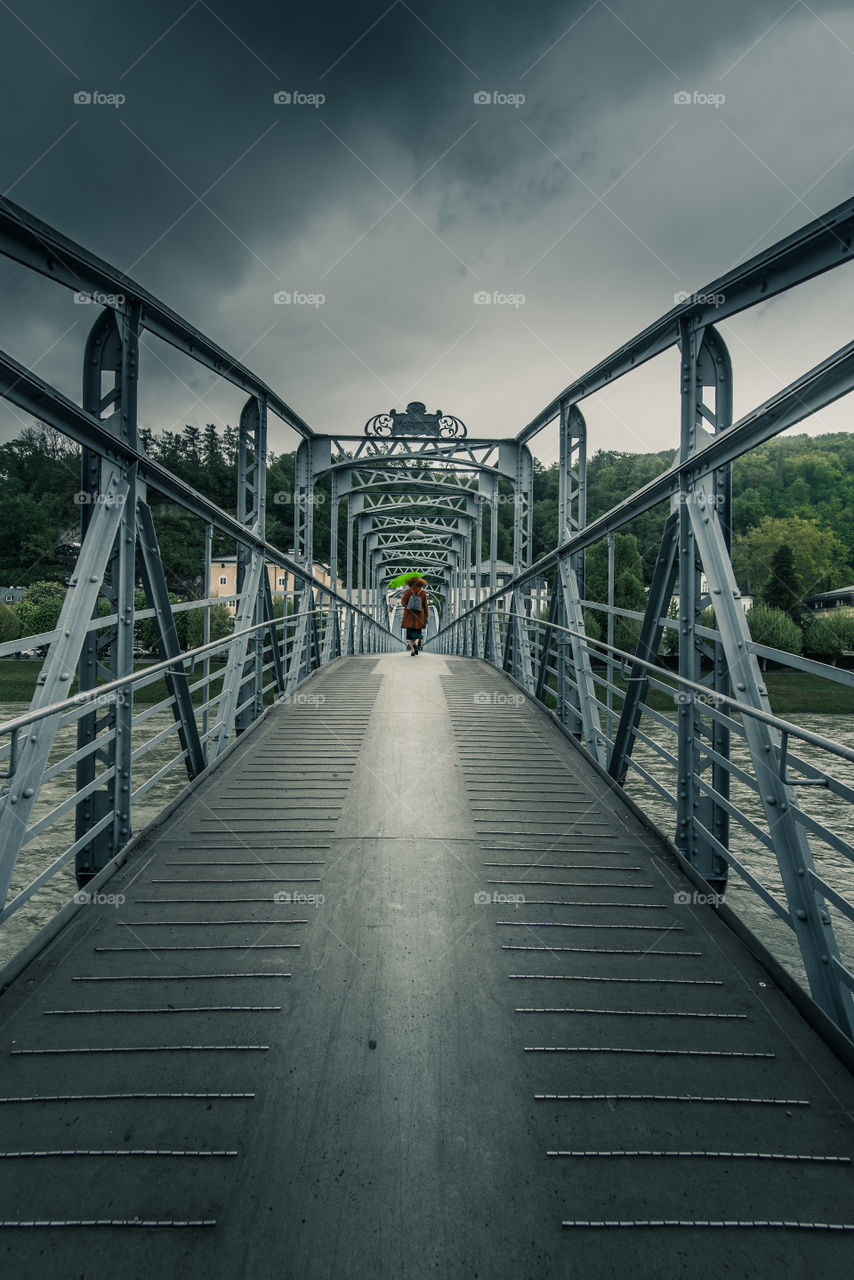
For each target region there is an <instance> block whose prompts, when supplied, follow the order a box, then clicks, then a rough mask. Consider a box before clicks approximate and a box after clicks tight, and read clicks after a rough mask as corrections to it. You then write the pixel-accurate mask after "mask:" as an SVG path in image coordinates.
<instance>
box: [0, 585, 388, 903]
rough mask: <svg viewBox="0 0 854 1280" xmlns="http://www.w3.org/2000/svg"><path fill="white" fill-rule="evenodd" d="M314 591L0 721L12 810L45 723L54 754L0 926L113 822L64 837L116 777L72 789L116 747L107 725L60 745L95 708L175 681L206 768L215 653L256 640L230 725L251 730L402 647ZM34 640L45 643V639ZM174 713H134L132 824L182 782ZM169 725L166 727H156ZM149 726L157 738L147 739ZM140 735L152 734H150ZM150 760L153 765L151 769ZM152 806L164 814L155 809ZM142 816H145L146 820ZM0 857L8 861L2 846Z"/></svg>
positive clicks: (158, 706)
mask: <svg viewBox="0 0 854 1280" xmlns="http://www.w3.org/2000/svg"><path fill="white" fill-rule="evenodd" d="M313 589H314V590H317V591H324V593H325V594H326V595H327V596H328V601H327V602H326V603H324V604H321V605H315V606H313V607H312V608H310V609H306V610H297V611H295V612H291V613H285V614H283V615H282V616H281V617H280V618H277V619H275V621H274V622H273V623H271V622H269V621H264V622H261V623H256V624H254V625H253V626H250V627H247V628H245V629H243V630H242V631H239V632H233V633H232V634H231V635H229V636H227V637H224V638H222V639H219V640H213V641H209V642H208V643H206V644H203V645H199V646H197V647H195V648H193V649H189V650H186V651H184V652H182V653H181V654H180V655H179V656H178V657H177V658H173V659H167V660H164V661H160V662H154V663H151V664H148V665H146V666H144V667H143V668H142V669H141V670H137V671H134V672H133V673H130V674H128V675H126V676H121V677H119V678H117V679H115V680H111V681H105V682H103V683H101V684H99V685H97V686H96V687H95V688H93V689H90V690H87V691H85V692H82V693H79V694H74V695H71V696H70V697H68V698H65V699H63V700H61V701H57V702H52V703H50V704H48V705H46V706H42V707H38V708H35V709H31V710H29V711H26V712H24V713H22V714H21V715H18V716H15V717H14V718H12V719H10V720H7V721H5V722H4V723H2V724H0V741H2V746H0V777H2V781H3V784H4V792H5V795H6V797H7V803H9V804H10V805H12V804H15V803H17V800H18V796H19V794H20V792H21V791H22V790H23V789H25V787H26V785H27V784H28V781H29V779H27V778H25V777H22V776H21V772H20V763H21V757H22V752H23V751H24V749H25V747H26V743H27V738H28V736H29V735H33V734H37V733H38V732H39V731H40V729H41V726H43V725H44V726H52V727H53V728H54V732H55V734H56V739H55V745H54V751H53V753H52V755H51V758H50V759H49V762H48V767H47V768H46V770H45V771H44V774H43V778H42V780H41V791H40V795H39V796H37V797H36V804H35V806H34V809H33V813H32V815H31V820H30V822H29V823H28V825H27V827H26V829H25V830H24V831H23V832H21V836H20V840H19V850H20V857H19V861H18V864H17V866H18V872H19V875H18V877H17V879H18V881H19V883H17V884H15V887H14V893H13V896H11V897H10V898H9V900H8V901H7V902H6V903H5V905H4V906H3V907H2V908H0V924H2V923H3V922H4V921H6V920H7V919H8V918H9V917H11V916H12V915H13V914H14V913H15V912H16V911H18V910H19V909H20V908H21V907H22V906H23V905H24V904H25V903H26V902H28V901H29V900H30V899H31V898H32V897H33V895H34V894H35V893H36V892H37V891H38V890H39V889H41V888H42V887H43V886H44V885H46V884H47V883H48V882H49V881H50V880H51V879H52V878H53V877H54V876H55V875H56V874H57V873H58V872H60V871H61V870H62V869H63V868H64V867H66V866H67V865H68V864H69V863H70V862H71V861H72V859H74V858H75V857H76V856H77V855H78V854H79V853H80V852H81V851H82V850H84V849H85V848H86V847H87V846H89V845H90V844H91V842H92V840H93V839H94V838H96V837H97V836H98V835H99V834H101V833H102V832H107V831H109V830H110V829H111V828H112V826H113V824H114V813H113V811H112V810H111V811H108V812H106V813H105V814H103V815H102V816H101V818H100V819H99V820H98V821H97V822H95V823H94V824H92V825H91V826H89V827H88V828H87V829H86V831H85V832H84V833H83V834H82V835H81V836H79V837H77V838H76V839H73V838H72V839H71V840H68V831H67V828H68V826H69V824H70V822H71V821H72V820H73V818H74V814H75V812H76V810H77V809H78V807H79V805H80V804H81V802H82V801H83V800H85V798H86V797H87V795H89V794H91V793H92V791H94V790H97V789H100V788H103V787H105V786H106V785H107V784H108V783H109V782H110V781H111V780H112V779H113V778H114V777H115V765H112V766H110V765H107V766H105V767H102V768H101V769H100V770H99V772H97V773H96V776H95V778H94V779H93V780H92V781H91V782H90V783H88V784H87V785H86V786H84V787H80V786H78V785H77V771H78V768H79V766H80V764H81V762H82V761H84V760H86V759H87V758H91V757H94V756H96V755H98V754H102V753H103V752H104V749H105V747H107V746H108V745H109V743H111V742H114V741H115V737H116V733H117V727H116V725H115V724H113V725H112V726H111V727H107V728H105V729H104V731H103V732H102V733H100V734H99V735H98V737H97V738H96V739H95V740H93V742H92V743H90V745H89V746H86V747H83V748H82V749H77V750H74V749H71V746H72V744H70V743H68V741H67V738H68V731H69V730H72V729H75V728H76V727H77V725H79V723H80V722H81V720H82V719H83V718H84V717H85V716H87V715H90V714H91V713H92V711H93V710H94V711H95V712H96V713H97V712H98V711H104V710H106V711H108V712H109V709H110V708H111V707H114V706H117V705H122V704H125V705H130V706H133V703H134V695H138V694H139V693H140V691H141V690H143V689H144V688H146V686H149V685H152V684H154V683H155V682H156V681H159V680H162V679H163V677H164V676H167V675H168V676H171V677H172V678H174V679H178V680H181V681H183V682H184V683H185V685H186V690H187V692H188V694H189V695H190V699H191V703H192V706H193V713H194V719H195V723H196V727H197V730H198V737H199V741H200V743H201V746H202V751H203V753H204V758H205V763H208V758H209V747H210V745H211V744H213V743H218V742H219V735H220V722H219V720H218V718H217V712H218V710H219V708H220V707H221V705H222V703H223V699H224V697H225V693H226V687H225V680H224V674H225V670H226V667H227V662H226V663H224V664H223V665H222V668H221V670H220V671H219V672H218V673H217V672H212V670H211V667H210V659H211V657H212V656H214V655H215V656H216V657H217V658H219V659H223V658H224V657H227V655H228V653H229V652H230V650H231V649H232V648H234V647H235V646H237V647H239V646H241V645H242V644H245V643H246V642H247V641H257V642H260V643H259V653H260V664H259V665H258V666H256V662H255V657H254V655H253V657H252V658H250V659H249V660H247V661H246V662H245V663H244V669H243V671H242V672H241V674H240V677H239V680H238V682H237V687H238V689H239V691H240V692H239V694H238V698H237V709H236V715H235V721H237V722H238V723H237V725H236V727H237V730H238V732H239V731H241V730H242V729H244V728H246V727H248V723H250V722H251V721H252V720H254V719H255V718H257V716H258V715H259V714H260V713H261V712H262V711H263V710H264V709H265V708H266V707H267V706H270V705H272V703H273V702H274V701H279V702H281V701H289V700H291V699H293V698H294V697H296V696H298V695H297V694H296V690H297V689H298V688H299V686H300V684H301V683H302V681H303V680H305V679H306V678H307V677H308V676H309V675H311V674H312V672H314V671H315V670H317V669H319V668H320V667H322V666H324V665H326V664H327V663H328V662H331V661H333V660H334V659H335V658H337V657H340V656H344V655H346V654H353V653H384V652H388V651H390V650H392V649H402V648H403V647H404V646H403V644H402V642H401V641H400V640H398V639H396V638H395V637H394V636H393V635H392V634H391V633H390V632H389V631H388V630H387V629H386V628H384V627H382V626H381V625H380V624H378V623H377V622H376V621H375V620H374V619H372V618H370V617H369V616H368V615H366V614H364V613H361V612H360V611H359V610H358V609H356V608H355V607H354V606H352V605H349V604H348V603H347V601H346V600H344V599H343V598H342V597H340V596H338V595H336V594H335V593H333V592H331V591H328V589H324V588H323V587H322V586H321V585H320V584H318V583H314V584H313ZM220 603H221V601H220V600H219V599H217V598H209V599H208V600H206V601H193V602H188V604H187V607H202V608H208V609H209V608H210V607H211V605H212V604H220ZM145 616H146V614H145V612H142V613H140V614H139V615H138V620H139V618H144V617H145ZM105 624H106V625H109V619H103V618H100V619H97V620H96V621H95V622H93V623H91V624H90V625H91V627H92V629H93V630H94V629H97V628H98V627H99V626H101V627H103V626H104V625H105ZM40 639H42V640H43V639H44V637H40ZM32 645H33V638H32V637H24V638H22V639H20V640H18V641H15V642H12V643H7V644H5V645H3V646H2V647H0V656H6V655H7V654H8V653H10V652H16V651H20V650H22V649H26V648H31V647H32ZM259 671H260V677H261V679H260V684H259V683H258V674H259ZM194 677H195V678H194ZM306 696H307V695H306ZM138 705H139V704H138ZM175 710H176V707H175V697H174V694H171V693H168V692H167V693H166V696H164V697H162V698H160V699H159V700H158V701H156V702H153V703H150V704H147V703H143V704H141V705H139V709H134V710H133V713H132V715H131V718H130V726H131V734H132V743H131V748H132V749H131V759H132V762H133V781H132V784H131V790H130V806H131V808H130V812H131V815H132V821H133V816H134V815H135V814H136V812H137V810H138V808H139V807H140V802H141V801H142V799H143V797H144V796H146V795H147V793H148V792H149V791H151V790H152V788H155V787H158V786H159V784H162V783H164V781H165V780H167V779H169V778H174V779H175V781H174V785H173V787H172V788H171V790H172V792H173V793H177V791H178V790H180V789H181V788H183V787H184V786H186V785H187V774H186V766H187V762H188V757H189V753H190V748H189V746H188V745H187V744H186V743H185V742H184V741H183V740H179V739H183V737H184V735H185V732H186V724H185V723H184V722H183V721H182V720H181V718H180V716H176V715H175ZM167 718H168V722H167V723H166V724H163V721H164V720H165V719H167ZM240 722H242V723H240ZM152 725H153V726H154V731H153V732H150V730H151V727H152ZM146 729H148V730H149V732H148V734H147V736H146ZM228 736H229V737H230V736H231V735H230V734H229V735H228ZM173 745H174V748H175V749H174V751H173V750H172V747H173ZM165 752H168V757H167V758H166V759H165V760H164V759H163V756H164V753H165ZM149 757H150V759H151V760H152V761H153V763H152V764H151V765H150V767H148V758H149ZM169 798H171V796H170V797H169ZM39 800H40V801H41V802H40V803H39ZM164 803H165V801H164ZM157 807H158V808H160V807H162V804H160V805H158V806H157ZM146 816H150V813H149V814H147V815H146ZM133 825H134V826H135V825H136V824H135V823H133ZM34 843H35V845H36V847H37V849H38V852H37V853H36V855H35V856H34V857H33V858H32V859H29V858H27V856H26V851H27V850H28V848H30V847H32V846H33V845H34ZM5 852H6V856H7V858H8V849H7V850H6V851H5ZM4 870H5V871H6V872H7V874H8V875H9V879H10V880H11V878H12V877H11V873H12V870H13V869H12V868H9V867H8V866H7V867H6V868H4Z"/></svg>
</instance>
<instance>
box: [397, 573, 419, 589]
mask: <svg viewBox="0 0 854 1280" xmlns="http://www.w3.org/2000/svg"><path fill="white" fill-rule="evenodd" d="M426 577H427V575H426V573H400V574H398V576H397V577H396V578H392V580H391V582H390V583H389V584H388V585H389V587H402V586H403V585H404V584H405V583H407V582H409V580H410V578H426Z"/></svg>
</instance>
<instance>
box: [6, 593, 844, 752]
mask: <svg viewBox="0 0 854 1280" xmlns="http://www.w3.org/2000/svg"><path fill="white" fill-rule="evenodd" d="M482 607H483V606H482V605H476V606H475V608H474V609H473V610H469V613H473V612H475V610H476V609H478V608H482ZM464 616H465V615H464ZM503 616H504V617H505V618H522V619H524V620H525V622H527V624H528V625H529V626H530V625H531V623H532V622H534V623H536V622H538V621H539V625H540V626H543V627H545V626H549V627H551V629H552V631H564V632H566V634H567V635H571V636H574V637H575V638H576V639H577V640H581V641H583V643H584V644H586V645H587V647H588V648H589V647H590V646H591V645H595V646H596V647H597V648H599V649H605V650H607V651H608V653H610V654H614V655H616V656H618V657H620V658H622V659H623V660H624V661H625V662H626V663H630V664H631V665H632V666H633V667H645V668H646V670H647V671H654V672H655V674H656V675H657V676H660V677H663V678H665V679H670V680H674V681H676V683H677V684H678V685H680V686H684V687H685V688H686V689H691V690H696V692H697V693H699V694H702V695H703V697H706V698H707V697H708V696H709V686H708V685H706V684H698V683H697V682H696V681H695V680H688V679H686V678H685V676H680V675H679V673H678V672H676V671H670V670H669V669H668V668H667V667H660V666H658V665H657V664H656V663H654V662H647V660H646V659H645V658H639V657H637V656H636V655H635V654H633V653H629V652H628V650H626V649H619V648H617V646H616V645H609V644H608V643H607V641H605V640H595V639H594V638H593V637H592V636H587V635H585V634H584V633H583V632H582V631H577V630H574V629H573V628H572V627H563V626H559V625H558V624H557V623H555V622H551V623H546V622H543V621H541V620H538V619H532V618H531V617H529V615H528V614H526V613H517V612H515V611H513V610H509V609H508V610H505V612H504V614H503ZM457 621H458V622H459V621H461V619H457ZM454 625H455V624H454V623H450V624H449V627H452V626H454ZM447 629H448V628H443V630H447ZM438 634H441V633H438ZM628 678H629V679H631V678H632V677H628ZM714 698H715V702H725V703H726V704H727V706H729V707H732V708H733V709H734V710H736V711H738V712H740V713H741V714H742V715H747V716H752V717H753V719H754V720H761V721H762V723H763V724H767V725H770V726H771V727H772V728H774V729H777V730H779V732H780V734H781V735H782V734H783V733H785V734H786V735H787V736H792V737H796V738H802V739H803V741H804V742H811V743H812V744H813V746H815V747H821V749H822V750H823V751H827V752H829V753H830V754H831V755H836V756H839V757H840V759H842V760H847V761H848V762H849V763H850V764H854V749H852V748H851V747H846V746H845V745H844V744H843V743H841V742H836V741H835V740H834V739H833V738H825V737H823V736H822V734H820V733H813V731H812V730H811V729H804V728H803V727H802V726H801V725H797V724H792V723H791V721H789V720H783V719H782V718H781V717H780V716H775V715H774V714H773V712H768V711H762V710H761V709H760V708H759V707H754V706H752V705H751V704H750V703H749V702H741V701H739V699H738V698H732V697H729V696H728V695H727V694H723V693H715V695H714ZM709 713H710V714H711V715H714V714H715V708H714V707H709ZM4 727H5V726H3V725H0V732H2V731H3V728H4ZM781 777H782V774H781Z"/></svg>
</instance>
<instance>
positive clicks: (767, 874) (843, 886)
mask: <svg viewBox="0 0 854 1280" xmlns="http://www.w3.org/2000/svg"><path fill="white" fill-rule="evenodd" d="M666 718H667V719H668V720H669V721H670V722H671V723H672V724H673V726H674V728H675V725H676V716H675V715H668V716H667V717H666ZM791 719H792V721H793V723H797V724H799V725H800V726H801V727H802V728H804V729H809V730H811V731H812V732H813V733H817V734H822V735H823V736H824V737H826V738H832V739H834V740H835V741H837V742H839V743H841V744H842V745H843V746H846V747H849V748H851V749H854V716H851V715H835V716H834V715H830V716H828V715H808V714H798V715H797V716H796V717H795V716H792V717H791ZM641 728H642V729H643V730H644V732H646V733H647V735H648V736H649V737H651V738H653V740H654V741H655V742H657V743H658V744H659V745H661V746H663V747H666V749H667V750H668V751H670V752H671V754H675V752H676V735H675V733H670V732H668V731H667V730H666V729H665V728H664V727H663V726H661V725H657V724H654V723H652V722H651V721H650V718H649V717H648V716H644V723H642V725H641ZM789 750H790V752H791V753H793V754H794V755H797V756H798V757H799V758H800V759H802V760H805V761H807V762H808V763H809V764H813V765H815V766H816V767H817V768H824V769H827V771H828V772H829V773H830V774H831V775H832V776H833V777H834V778H836V779H837V780H838V781H839V782H843V783H845V784H846V785H847V786H849V787H852V788H854V764H849V763H848V762H847V761H845V760H840V759H839V758H838V757H831V756H828V755H827V753H825V752H823V751H821V750H820V748H818V747H814V746H812V745H811V744H809V743H805V742H798V741H796V740H795V739H790V740H789ZM730 758H731V760H732V762H733V763H734V764H736V765H739V766H740V767H741V768H742V769H743V770H744V772H745V773H747V774H748V775H749V776H751V777H752V776H754V770H753V766H752V763H751V759H750V753H749V751H748V749H747V744H746V742H745V741H744V739H743V738H742V737H741V735H740V734H736V733H733V734H732V741H731V746H730ZM634 759H636V760H637V762H638V764H640V765H642V766H643V768H644V769H646V771H647V772H648V773H649V774H651V775H652V777H653V778H655V779H656V781H658V782H660V783H661V784H662V785H663V786H665V787H666V788H667V790H668V791H670V792H673V791H675V785H674V782H675V780H674V771H673V768H672V766H671V765H670V764H669V763H668V762H667V761H665V760H662V758H661V757H660V756H659V755H658V754H657V753H656V752H655V751H654V750H653V749H652V748H651V747H649V746H647V745H646V744H645V743H638V744H637V745H636V747H635V752H634ZM789 775H790V776H792V777H795V778H797V777H799V776H800V775H799V774H798V773H797V771H795V770H794V769H793V768H790V770H789ZM626 790H627V791H628V793H629V795H630V796H631V797H632V799H633V800H634V801H635V803H636V804H638V805H639V806H640V807H641V808H642V809H643V810H644V812H646V813H647V814H648V815H649V816H650V817H651V818H652V819H653V821H654V822H655V823H656V825H657V826H658V827H660V828H661V830H662V831H664V832H665V834H666V835H668V836H670V838H671V839H672V838H673V833H674V829H675V825H676V817H675V809H674V808H673V806H672V805H671V804H669V803H668V802H667V801H666V800H665V799H664V798H663V797H661V796H659V795H658V793H657V792H655V791H653V790H652V788H651V787H649V786H647V784H646V783H645V781H644V780H643V778H641V777H639V776H638V775H637V774H636V773H633V771H631V770H630V775H629V777H628V778H627V780H626ZM796 792H797V799H798V804H799V806H800V808H801V809H803V810H804V812H806V813H808V814H809V815H810V817H812V818H815V819H816V820H817V821H819V822H821V823H822V824H823V825H824V826H825V827H827V828H828V829H829V830H830V831H832V832H833V834H834V835H836V836H839V837H841V838H842V839H843V840H846V841H847V842H848V843H849V844H850V845H854V805H851V804H849V803H848V802H847V801H846V800H843V799H842V798H841V797H840V796H835V795H833V794H832V793H831V792H829V791H828V790H827V789H826V788H824V787H797V788H796ZM730 800H731V801H732V803H733V804H735V805H737V806H738V808H739V809H741V810H742V811H743V812H744V813H745V814H746V815H747V816H748V817H749V818H750V819H752V821H753V822H754V823H755V824H756V826H758V827H759V828H760V829H761V830H763V831H764V830H766V822H765V815H764V811H763V808H762V804H761V802H760V800H759V797H758V796H757V794H756V792H755V791H753V790H752V789H751V788H749V787H747V786H745V785H744V784H743V783H741V782H739V781H737V780H736V779H732V786H731V792H730ZM809 842H810V848H811V849H812V854H813V858H814V860H815V865H816V870H817V871H818V873H819V875H821V876H822V877H823V878H824V880H826V882H827V883H828V884H829V885H830V886H831V887H832V888H833V889H835V890H836V891H837V892H838V893H840V894H842V895H844V896H845V898H847V900H848V901H849V902H852V903H854V863H852V862H851V861H849V860H848V859H847V858H846V857H845V856H844V854H842V853H840V852H838V851H837V850H835V849H832V848H830V847H829V846H828V845H827V844H825V843H824V841H822V840H820V839H819V838H818V837H816V836H813V835H809ZM730 849H731V850H732V852H733V854H734V855H735V857H737V858H738V859H739V861H740V862H742V863H743V864H744V866H745V867H746V868H747V869H748V870H749V871H750V872H751V873H752V874H753V875H754V876H755V877H756V879H757V880H759V881H760V883H761V884H762V885H764V886H765V888H767V889H769V890H771V892H772V893H773V894H774V896H775V897H776V898H778V899H779V900H780V901H782V902H783V904H784V905H785V902H786V897H785V893H784V891H783V884H782V879H781V877H780V872H779V868H778V866H777V861H776V858H775V856H774V854H773V853H772V852H771V851H770V850H769V849H767V848H766V847H765V846H764V845H763V844H762V843H761V842H760V841H759V840H757V839H756V838H755V837H754V836H752V835H751V834H750V833H749V832H747V831H745V829H744V828H743V827H742V826H741V825H740V824H738V823H737V822H736V821H735V820H734V819H732V820H731V822H730ZM725 897H726V902H727V905H728V906H729V907H731V908H732V910H733V911H734V912H735V913H736V914H737V915H738V916H739V917H740V918H741V919H742V920H744V922H745V923H746V924H747V925H748V927H749V928H750V929H752V931H753V932H754V933H755V934H756V935H757V937H758V938H760V939H761V941H762V942H764V943H765V945H766V946H767V947H768V949H769V950H770V951H771V952H773V954H774V955H775V956H776V957H777V959H778V960H781V961H782V962H783V963H784V964H785V966H786V968H787V969H788V970H789V972H790V973H792V974H794V976H795V977H797V979H798V980H799V981H800V982H801V984H802V985H803V986H806V985H807V984H806V975H805V973H804V969H803V965H802V962H801V956H800V950H799V947H798V944H797V941H796V939H795V936H794V934H793V932H792V930H791V929H790V928H789V927H788V925H787V924H786V923H785V922H784V921H782V920H780V919H779V918H778V917H777V916H776V915H775V914H774V912H773V911H772V910H771V909H770V908H769V907H766V905H765V903H764V902H762V901H761V900H760V899H759V897H758V896H757V895H756V894H755V893H754V891H753V890H752V889H751V888H750V886H749V885H747V884H745V882H744V881H743V880H742V879H741V877H740V876H739V875H737V874H736V873H735V872H732V871H731V872H730V877H729V883H728V885H727V890H726V895H725ZM830 915H831V920H832V922H833V927H834V932H835V934H836V939H837V942H838V944H839V952H840V958H841V959H842V961H843V963H844V964H845V965H846V966H847V968H848V969H849V970H851V971H854V922H851V921H849V920H848V919H847V918H846V917H845V916H844V915H842V914H841V912H839V911H838V910H837V909H835V908H832V909H831V911H830Z"/></svg>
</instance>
